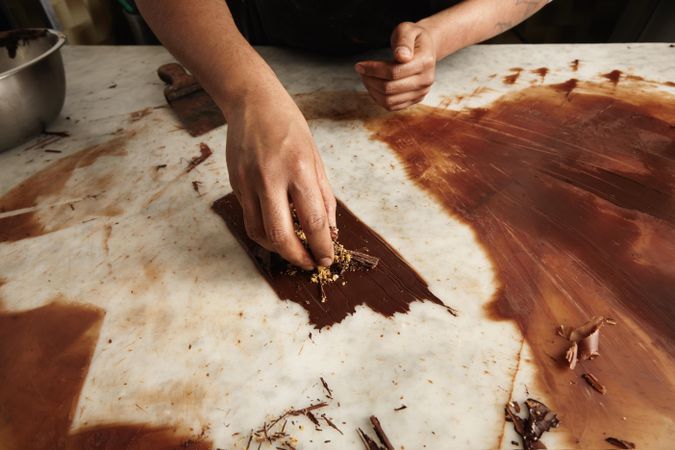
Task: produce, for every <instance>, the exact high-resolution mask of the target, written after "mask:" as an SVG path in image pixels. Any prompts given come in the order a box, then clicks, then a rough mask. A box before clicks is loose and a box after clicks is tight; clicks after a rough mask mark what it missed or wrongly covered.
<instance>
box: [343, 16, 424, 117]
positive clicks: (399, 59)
mask: <svg viewBox="0 0 675 450" xmlns="http://www.w3.org/2000/svg"><path fill="white" fill-rule="evenodd" d="M391 49H392V51H393V53H394V61H391V62H390V61H361V62H359V63H357V64H356V66H355V70H356V71H357V72H358V73H359V75H360V76H361V80H362V81H363V84H364V86H365V87H366V89H368V93H369V94H370V96H371V97H372V98H373V100H375V101H376V102H377V103H378V104H380V105H381V106H383V107H385V108H386V109H388V110H389V111H397V110H399V109H403V108H406V107H408V106H410V105H414V104H415V103H418V102H421V101H422V100H423V99H424V97H425V96H426V95H427V94H428V93H429V91H430V90H431V85H432V84H433V82H434V75H435V68H436V51H435V46H434V42H433V39H432V37H431V34H430V33H429V32H428V31H427V30H426V29H425V28H424V27H422V26H420V25H417V24H414V23H411V22H403V23H401V24H400V25H398V26H397V27H396V29H395V30H394V32H393V33H392V34H391Z"/></svg>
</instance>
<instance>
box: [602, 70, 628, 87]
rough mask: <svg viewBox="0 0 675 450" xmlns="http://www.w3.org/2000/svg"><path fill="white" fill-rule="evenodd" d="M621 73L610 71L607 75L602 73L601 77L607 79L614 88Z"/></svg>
mask: <svg viewBox="0 0 675 450" xmlns="http://www.w3.org/2000/svg"><path fill="white" fill-rule="evenodd" d="M622 73H623V72H621V71H620V70H612V71H611V72H608V73H603V74H602V76H603V77H605V78H607V79H608V80H609V81H611V82H612V84H613V85H614V86H616V85H617V84H618V83H619V80H620V79H621V74H622Z"/></svg>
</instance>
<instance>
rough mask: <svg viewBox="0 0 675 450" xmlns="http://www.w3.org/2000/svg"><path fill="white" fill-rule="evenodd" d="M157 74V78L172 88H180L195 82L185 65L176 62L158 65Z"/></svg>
mask: <svg viewBox="0 0 675 450" xmlns="http://www.w3.org/2000/svg"><path fill="white" fill-rule="evenodd" d="M157 75H159V78H160V79H161V80H162V81H163V82H165V83H166V84H168V85H169V86H170V87H174V88H180V87H183V86H188V85H191V84H194V83H195V79H194V77H193V76H192V75H190V74H189V73H187V70H185V67H183V66H181V65H180V64H178V63H169V64H164V65H163V66H160V68H159V69H157Z"/></svg>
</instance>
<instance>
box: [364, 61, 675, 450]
mask: <svg viewBox="0 0 675 450" xmlns="http://www.w3.org/2000/svg"><path fill="white" fill-rule="evenodd" d="M617 72H618V71H617ZM617 72H610V74H616V73H617ZM610 74H608V75H610ZM608 78H609V79H610V80H611V81H613V79H614V75H612V76H611V77H610V76H608ZM617 80H618V77H617ZM622 86H623V84H622ZM623 89H624V90H622V88H620V87H619V86H609V87H606V85H605V86H603V85H595V84H591V83H584V82H581V81H577V80H569V81H568V82H565V83H562V84H558V85H554V86H538V87H530V88H527V89H524V90H522V91H520V92H516V93H512V94H508V95H506V96H504V97H502V98H501V99H500V100H498V101H496V102H495V103H493V104H492V105H490V106H489V107H487V108H484V109H483V110H482V111H481V114H479V115H476V114H474V112H473V111H471V110H464V111H449V110H441V109H436V108H431V107H427V106H418V107H415V108H410V109H408V110H406V111H404V112H402V113H399V114H395V115H389V116H386V117H375V118H370V119H368V120H367V121H366V126H367V127H368V128H369V129H370V130H371V131H372V132H373V136H374V137H375V138H376V139H379V140H381V141H383V142H385V143H387V144H388V145H389V146H390V147H391V148H392V149H393V150H394V152H395V153H396V154H397V155H398V156H399V157H400V158H401V160H402V161H403V163H404V164H405V167H406V170H407V173H408V175H409V176H410V178H411V179H412V180H413V181H414V182H416V183H417V184H418V186H420V187H421V188H423V189H424V190H426V191H427V192H429V193H430V194H431V195H432V196H433V197H434V198H435V199H436V200H437V201H438V202H439V203H441V204H442V205H443V206H445V208H446V209H447V210H448V212H450V213H451V214H452V215H453V216H455V217H459V218H461V219H462V220H464V221H466V222H467V223H468V224H470V225H471V226H472V228H473V229H474V230H475V231H476V232H477V237H478V240H479V241H480V242H481V243H482V244H483V245H484V247H485V249H486V250H487V251H488V253H489V254H490V256H491V258H492V260H493V262H494V266H495V270H496V273H497V276H498V280H499V281H500V288H499V290H498V292H497V295H496V296H495V302H494V303H493V308H492V315H493V317H495V318H510V319H514V320H515V321H516V322H517V323H518V324H519V326H520V328H521V330H522V332H523V333H524V335H525V337H526V338H527V339H528V341H529V342H530V344H531V346H532V348H533V351H534V354H535V358H536V361H537V363H538V364H539V366H540V368H541V372H540V375H541V377H540V381H541V382H542V384H543V388H544V389H545V390H546V392H549V393H550V394H551V396H552V399H553V400H552V403H553V404H554V406H553V407H554V408H555V409H556V410H557V411H559V412H560V413H561V416H563V417H564V418H565V424H566V428H567V430H568V431H569V432H570V433H572V435H573V436H575V437H577V438H578V439H579V444H578V445H581V446H586V447H597V446H599V445H601V444H602V439H603V437H602V436H601V433H602V432H606V433H612V434H620V435H625V436H627V437H629V438H632V439H635V440H636V441H639V442H640V443H641V445H645V446H647V447H648V446H650V445H651V446H658V445H657V444H659V443H661V444H663V443H664V442H668V440H669V439H670V437H669V433H672V432H673V429H672V426H673V425H672V422H671V421H670V420H669V419H667V418H668V417H674V416H675V405H674V402H673V399H675V382H674V381H673V380H675V377H674V376H673V374H675V363H674V359H673V357H674V356H675V321H674V320H673V319H674V318H675V301H673V293H674V292H675V269H673V268H674V267H675V127H674V126H673V124H674V123H675V99H674V98H673V97H672V96H669V95H668V94H666V93H663V92H650V91H644V92H643V91H640V90H639V89H636V87H635V86H632V87H630V88H627V87H626V88H623ZM602 314H611V315H612V316H613V317H616V318H617V322H618V323H619V325H617V326H615V327H612V328H611V330H607V332H606V333H605V334H604V335H603V342H602V348H601V350H600V353H601V356H600V357H599V358H598V359H596V360H594V361H592V362H582V363H580V365H581V366H582V367H585V368H586V370H588V368H590V367H592V370H593V372H594V373H595V374H597V376H598V378H599V379H602V380H604V382H605V383H606V386H607V389H608V392H612V393H614V394H613V395H607V396H605V397H604V398H603V402H602V404H600V403H598V401H597V397H596V396H588V395H584V394H583V390H584V389H585V387H584V386H583V383H576V384H570V383H569V375H567V374H566V373H565V372H564V370H565V369H563V367H564V365H563V364H561V363H560V362H558V361H554V360H553V359H552V358H551V357H550V356H549V355H556V356H557V355H561V354H562V353H563V352H564V345H565V343H564V342H562V341H563V340H557V341H556V340H553V339H551V337H552V335H553V331H552V330H553V329H554V328H555V326H556V325H557V324H559V323H563V324H568V325H570V324H578V323H583V322H584V321H586V320H588V319H589V318H590V317H592V316H593V315H602ZM591 364H592V366H590V365H591ZM582 370H583V369H582ZM623 416H628V417H630V419H629V420H627V421H622V420H621V417H623Z"/></svg>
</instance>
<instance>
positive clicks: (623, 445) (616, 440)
mask: <svg viewBox="0 0 675 450" xmlns="http://www.w3.org/2000/svg"><path fill="white" fill-rule="evenodd" d="M605 441H607V442H608V443H610V444H612V445H613V446H615V447H618V448H624V449H630V448H635V444H634V443H632V442H630V441H624V440H623V439H619V438H615V437H608V438H607V439H605Z"/></svg>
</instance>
